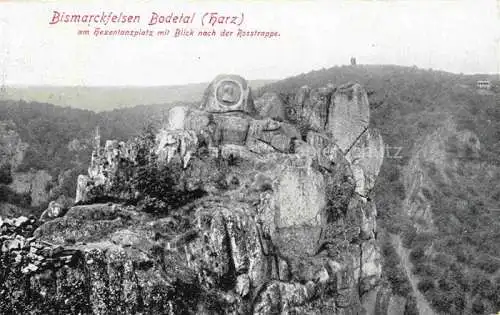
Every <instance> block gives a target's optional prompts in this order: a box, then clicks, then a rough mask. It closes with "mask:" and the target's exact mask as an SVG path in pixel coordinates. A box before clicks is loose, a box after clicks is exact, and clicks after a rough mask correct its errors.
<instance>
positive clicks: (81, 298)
mask: <svg viewBox="0 0 500 315" xmlns="http://www.w3.org/2000/svg"><path fill="white" fill-rule="evenodd" d="M348 89H351V90H352V92H353V96H352V99H350V98H349V97H348V96H346V99H345V100H344V99H343V98H342V97H343V96H341V95H344V94H346V93H347V92H345V90H344V89H341V90H339V91H337V92H335V91H336V90H335V88H334V87H331V86H330V87H325V88H322V89H317V90H309V89H308V88H303V89H301V90H300V91H299V92H298V93H297V94H296V95H295V97H294V98H290V99H293V104H285V103H283V104H280V105H277V106H281V105H283V107H284V108H286V109H287V111H286V114H287V115H288V114H289V111H288V109H290V108H295V109H296V111H297V113H299V114H300V117H299V118H300V121H302V122H304V121H305V122H307V123H305V124H303V125H302V126H297V125H296V124H295V123H294V121H293V120H292V119H290V116H287V115H285V116H286V117H277V116H276V115H275V113H277V112H278V113H281V109H279V108H278V109H276V111H275V109H274V108H271V105H269V104H278V102H276V103H275V102H274V101H272V102H271V101H269V99H270V97H269V96H266V99H265V100H263V103H264V105H263V106H260V105H259V113H260V115H262V116H264V117H261V116H259V115H258V114H257V112H256V110H255V108H254V107H253V106H254V105H253V101H252V99H251V96H250V95H251V94H250V93H249V92H250V91H249V87H248V85H247V83H246V81H245V80H243V79H242V78H241V77H238V76H219V77H217V78H216V79H215V80H214V81H213V82H212V83H211V84H210V86H209V87H208V88H207V91H206V93H205V98H204V100H203V103H202V106H201V109H200V110H193V109H187V108H182V107H177V108H173V109H172V110H171V111H170V113H169V118H168V121H167V122H166V124H165V126H164V128H163V129H162V130H161V131H160V132H159V134H158V135H156V139H150V140H151V142H150V146H149V147H148V150H147V152H143V149H144V145H143V143H142V144H138V143H137V142H134V141H130V142H128V143H118V142H115V141H107V142H106V145H105V146H104V148H101V147H100V138H99V137H98V136H96V145H95V148H96V149H95V150H94V153H93V155H92V160H91V166H90V168H89V170H88V175H81V176H80V177H79V178H78V188H77V189H78V191H77V201H78V202H80V203H82V205H77V206H74V207H72V208H70V209H69V211H68V212H67V213H66V214H64V215H63V216H60V217H56V216H53V218H51V220H48V221H47V222H45V223H44V224H42V225H41V226H40V227H39V228H38V229H37V230H36V231H35V232H34V233H33V238H29V240H26V241H25V242H24V241H23V242H24V243H23V244H24V245H22V246H20V247H19V246H18V247H17V248H16V249H14V248H13V247H12V246H10V245H9V246H10V247H9V249H8V250H6V251H5V252H2V260H1V261H2V265H1V267H2V268H3V269H2V272H0V283H1V284H0V300H1V301H2V302H0V313H33V314H44V313H53V312H62V313H64V312H69V313H82V314H90V313H94V314H112V313H120V314H121V313H123V314H137V313H142V314H145V313H147V314H150V313H154V314H359V313H362V312H363V310H364V305H363V303H362V302H361V301H362V300H363V297H364V296H366V295H370V296H376V291H377V288H378V282H379V279H380V275H381V267H380V266H381V265H380V263H381V262H380V251H379V248H378V245H377V240H376V224H375V219H376V213H377V211H376V208H375V204H374V203H373V202H372V201H370V200H371V199H369V198H366V197H367V196H369V195H370V194H371V188H372V187H373V182H374V181H375V179H376V176H377V174H378V170H379V168H380V164H381V160H382V158H383V150H382V152H381V150H380V148H381V147H382V146H383V143H382V139H381V138H380V135H378V134H377V133H376V132H374V131H368V132H364V131H363V132H360V133H359V134H357V135H356V137H354V136H353V134H354V133H353V132H352V130H358V131H360V130H364V129H366V126H365V125H364V123H360V124H361V125H353V124H355V122H356V121H358V120H356V119H355V118H354V117H358V116H360V115H361V114H360V113H361V112H362V110H361V109H359V108H358V107H356V106H358V105H360V106H361V107H363V106H365V105H366V104H361V103H362V102H363V101H364V97H365V96H366V95H363V89H362V88H361V87H360V86H356V85H350V86H349V88H348ZM336 93H341V95H340V94H339V95H340V96H335V95H337V94H336ZM335 99H337V100H338V102H337V103H335V102H334V101H333V100H335ZM339 102H340V103H339ZM342 102H344V103H345V104H343V103H342ZM360 102H361V103H360ZM257 103H258V102H257ZM358 103H360V104H358ZM339 104H341V105H339ZM346 104H347V105H346ZM337 105H339V106H347V107H346V108H351V107H353V108H356V111H358V112H356V113H350V112H349V110H348V109H342V110H340V109H339V110H338V111H337V112H338V113H339V115H345V117H346V119H347V120H348V121H349V122H348V123H349V124H351V125H353V128H352V130H349V131H348V132H347V131H346V132H347V133H346V135H345V137H344V136H341V135H340V130H344V129H342V128H344V127H338V126H340V125H341V124H339V123H335V124H334V123H333V122H335V121H338V120H339V119H341V118H342V117H340V118H339V117H336V116H332V111H331V109H332V107H335V106H337ZM265 106H267V107H268V108H267V109H266V110H262V108H264V107H265ZM273 106H274V105H273ZM361 107H360V108H361ZM266 113H268V115H269V116H267V117H265V116H266V115H265V114H266ZM280 115H281V114H280ZM278 116H279V115H278ZM332 128H333V129H332ZM335 128H340V129H335ZM332 130H333V132H332ZM358 131H356V133H357V132H358ZM333 134H337V136H339V137H340V138H342V139H344V142H342V144H341V145H339V144H338V141H337V140H338V138H334V137H333ZM350 142H352V143H350ZM347 146H348V147H350V148H351V147H352V150H349V151H348V152H347V155H346V152H345V151H347V150H345V148H346V147H347ZM138 148H139V149H138ZM367 152H368V153H367ZM372 155H373V156H372ZM144 156H153V157H154V161H155V163H159V164H158V165H160V164H161V165H165V166H166V167H167V168H168V170H169V171H170V172H172V173H173V172H178V173H179V174H180V176H179V178H178V182H177V183H176V186H175V189H177V191H178V190H179V189H180V190H181V191H183V192H184V193H185V194H186V195H189V196H193V195H192V194H191V193H192V192H197V194H196V195H194V196H195V197H190V198H186V201H185V202H182V203H174V199H171V200H172V203H171V204H170V205H164V208H163V209H164V210H163V212H162V213H163V215H161V216H158V215H152V214H148V213H146V212H142V211H140V210H139V209H140V208H139V207H136V206H132V205H126V204H127V203H129V204H130V203H131V201H132V200H137V199H141V198H146V197H144V196H143V197H141V196H140V194H141V193H142V192H141V191H137V192H134V191H133V190H132V189H131V188H130V187H131V184H130V181H131V177H132V176H133V173H134V170H135V169H136V168H138V167H139V165H141V163H142V162H141V160H142V159H143V158H144ZM155 165H156V164H155ZM357 170H359V171H357ZM190 194H191V195H190ZM137 196H139V197H137ZM172 198H173V197H172ZM104 199H106V200H113V201H112V202H110V203H97V202H98V201H99V200H104ZM53 206H54V207H55V205H53ZM9 235H10V236H9V238H8V239H5V238H2V239H1V240H2V242H4V243H5V242H7V243H8V244H11V240H12V237H14V238H15V237H16V236H11V234H9ZM29 236H31V235H29ZM2 237H3V236H2ZM23 237H24V236H23ZM31 248H35V249H31ZM12 251H16V255H17V256H19V257H20V258H19V259H18V260H20V263H19V264H11V263H10V262H9V261H10V260H8V258H7V257H10V256H9V255H11V254H12ZM30 253H34V255H36V257H35V256H33V257H35V258H33V257H31V256H30ZM54 253H58V254H54ZM63 257H65V258H63ZM30 259H35V260H36V261H40V263H36V264H35V263H32V260H30ZM25 262H26V263H25ZM43 262H46V263H45V265H44V264H43ZM30 263H32V265H34V266H35V267H36V268H35V267H33V266H31V265H30ZM27 266H29V267H27ZM43 266H50V268H49V269H47V268H45V267H43ZM26 268H28V269H26ZM48 270H50V271H48ZM4 271H5V272H4ZM24 271H26V272H24ZM19 279H22V280H19Z"/></svg>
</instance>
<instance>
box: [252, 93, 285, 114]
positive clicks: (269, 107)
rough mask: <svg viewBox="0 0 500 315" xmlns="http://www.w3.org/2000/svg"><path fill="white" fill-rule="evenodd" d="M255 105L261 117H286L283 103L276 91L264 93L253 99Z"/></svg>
mask: <svg viewBox="0 0 500 315" xmlns="http://www.w3.org/2000/svg"><path fill="white" fill-rule="evenodd" d="M255 107H256V109H257V111H258V113H259V115H260V116H262V117H267V118H271V119H274V120H277V121H284V120H285V119H286V108H285V104H284V103H283V100H282V99H281V98H280V96H279V95H278V94H277V93H274V92H266V93H264V95H262V96H261V97H259V98H258V99H256V100H255Z"/></svg>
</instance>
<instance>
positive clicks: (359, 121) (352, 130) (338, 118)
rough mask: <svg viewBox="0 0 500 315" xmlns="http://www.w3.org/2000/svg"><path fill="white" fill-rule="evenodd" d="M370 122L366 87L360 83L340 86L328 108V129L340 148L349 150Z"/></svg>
mask: <svg viewBox="0 0 500 315" xmlns="http://www.w3.org/2000/svg"><path fill="white" fill-rule="evenodd" d="M369 122H370V105H369V103H368V95H367V94H366V91H365V89H364V88H363V87H362V86H361V85H360V84H358V83H349V84H346V85H342V86H340V87H338V88H337V90H336V91H335V92H334V94H333V96H332V100H331V103H330V108H329V109H328V126H327V128H326V129H327V133H330V134H331V135H332V138H333V141H334V142H335V143H336V144H337V145H338V146H339V147H340V149H341V150H342V151H344V152H347V151H348V150H349V149H350V148H351V146H352V145H353V144H354V143H355V142H356V141H357V139H358V137H360V136H361V134H362V133H363V132H365V130H366V129H367V128H368V123H369Z"/></svg>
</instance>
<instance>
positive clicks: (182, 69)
mask: <svg viewBox="0 0 500 315" xmlns="http://www.w3.org/2000/svg"><path fill="white" fill-rule="evenodd" d="M269 2H273V1H268V2H256V1H251V2H250V1H218V2H215V1H207V0H203V1H202V0H199V1H182V2H181V1H141V2H137V1H136V2H135V4H133V5H132V4H131V3H132V1H127V4H125V1H106V3H104V1H102V2H101V3H99V2H97V1H94V2H86V3H85V4H83V3H82V4H75V3H73V4H68V3H67V1H66V3H63V2H60V1H50V2H48V3H35V2H28V3H14V2H13V1H12V2H9V1H7V2H5V1H0V73H4V74H5V82H6V83H7V84H12V85H14V84H15V85H18V84H23V85H24V84H26V85H28V84H36V85H43V84H47V85H173V84H185V83H193V82H205V81H208V80H211V79H212V78H213V77H214V76H216V75H217V74H218V73H237V74H241V75H243V76H244V77H246V78H247V79H279V78H284V77H287V76H290V75H296V74H300V73H302V72H308V71H310V70H314V69H321V68H323V67H325V68H328V67H332V66H335V65H342V64H347V63H348V62H349V58H350V56H355V57H356V58H357V60H358V63H360V64H398V65H407V66H412V65H416V66H418V67H420V68H433V69H441V70H445V71H450V72H455V73H459V72H463V73H499V69H500V66H499V61H500V50H499V47H500V46H499V43H500V41H499V38H500V36H499V34H500V32H499V30H500V23H499V22H500V9H499V7H497V4H496V1H495V0H491V1H489V0H479V1H478V0H475V1H468V0H462V1H410V0H407V1H372V2H371V1H361V0H360V1H349V2H347V1H346V2H344V1H276V2H273V3H269ZM80 3H81V2H80ZM499 6H500V5H499ZM54 10H56V11H60V12H66V13H69V14H82V15H83V14H100V13H101V12H102V11H105V12H109V11H113V12H115V13H118V14H119V13H120V12H124V13H126V14H132V15H140V16H141V21H140V23H137V24H128V25H127V24H122V25H117V24H115V25H110V24H108V25H107V26H104V27H103V28H104V29H110V30H112V29H117V28H121V29H131V30H139V29H143V30H147V29H150V30H153V31H155V32H156V31H158V30H162V29H165V28H170V29H171V30H172V31H173V30H175V28H176V27H181V26H179V25H166V26H162V25H155V26H148V22H149V17H150V15H151V12H153V11H156V12H158V13H161V14H168V13H170V12H174V13H178V14H180V13H187V14H190V13H193V12H195V13H196V14H197V16H196V20H195V22H194V23H193V24H192V25H187V27H188V28H189V27H190V28H193V29H195V30H197V29H199V28H200V27H201V23H200V18H201V15H203V14H204V13H205V12H219V13H220V14H227V15H241V13H242V12H243V13H244V16H245V20H244V22H243V24H242V25H241V26H240V27H241V28H243V29H248V30H254V29H257V30H263V31H267V30H271V31H278V32H280V37H279V38H277V39H262V38H260V39H237V38H199V37H190V38H172V37H163V38H162V37H158V36H155V37H136V38H130V37H104V36H103V37H95V36H93V35H92V34H91V35H89V36H84V35H77V31H78V30H79V29H89V30H90V31H91V33H92V30H93V29H94V27H96V26H99V27H101V25H98V24H95V23H93V24H90V25H89V24H86V23H81V24H74V23H67V24H61V23H59V24H56V25H49V21H50V20H51V19H52V16H53V11H54ZM223 28H224V26H216V27H215V30H216V31H217V32H218V31H221V30H222V29H223ZM226 28H227V27H226ZM229 28H231V29H235V28H236V29H237V28H238V27H235V26H234V25H232V26H229ZM210 29H211V28H210ZM0 78H1V75H0Z"/></svg>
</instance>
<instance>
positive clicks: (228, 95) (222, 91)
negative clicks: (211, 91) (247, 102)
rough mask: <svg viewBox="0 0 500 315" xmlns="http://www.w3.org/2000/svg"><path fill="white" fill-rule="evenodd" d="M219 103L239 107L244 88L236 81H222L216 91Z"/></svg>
mask: <svg viewBox="0 0 500 315" xmlns="http://www.w3.org/2000/svg"><path fill="white" fill-rule="evenodd" d="M215 93H216V98H217V101H218V102H219V103H220V104H221V105H222V106H228V107H231V106H234V105H237V104H238V103H239V102H240V100H241V96H242V94H243V87H242V86H241V85H240V84H239V83H238V82H236V81H232V80H223V81H220V82H219V84H218V85H217V87H216V90H215Z"/></svg>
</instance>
